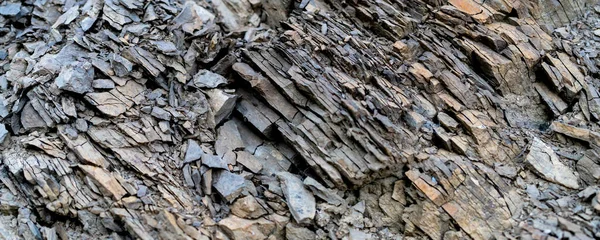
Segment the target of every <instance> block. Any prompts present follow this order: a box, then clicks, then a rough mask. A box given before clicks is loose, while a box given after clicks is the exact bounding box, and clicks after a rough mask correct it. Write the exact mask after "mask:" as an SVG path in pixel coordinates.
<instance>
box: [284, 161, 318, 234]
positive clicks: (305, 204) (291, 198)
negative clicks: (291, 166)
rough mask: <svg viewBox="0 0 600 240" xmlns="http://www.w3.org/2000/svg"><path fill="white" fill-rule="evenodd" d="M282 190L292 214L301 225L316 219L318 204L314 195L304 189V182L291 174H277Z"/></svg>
mask: <svg viewBox="0 0 600 240" xmlns="http://www.w3.org/2000/svg"><path fill="white" fill-rule="evenodd" d="M277 178H278V179H279V181H280V183H281V190H282V191H283V195H284V196H285V199H286V201H287V205H288V208H289V209H290V213H291V214H292V216H293V217H294V219H295V220H296V222H298V223H300V224H306V223H310V222H311V221H312V219H313V218H314V217H315V211H316V202H315V197H314V196H313V194H312V193H311V192H310V191H308V190H307V189H306V188H304V184H303V183H302V180H300V178H298V177H297V176H296V175H294V174H291V173H289V172H279V173H277Z"/></svg>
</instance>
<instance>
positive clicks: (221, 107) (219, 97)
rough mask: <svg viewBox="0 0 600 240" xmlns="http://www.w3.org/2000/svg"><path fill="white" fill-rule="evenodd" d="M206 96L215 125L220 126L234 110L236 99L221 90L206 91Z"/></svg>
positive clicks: (234, 96)
mask: <svg viewBox="0 0 600 240" xmlns="http://www.w3.org/2000/svg"><path fill="white" fill-rule="evenodd" d="M206 95H207V96H208V103H209V104H210V107H211V108H212V110H213V114H214V115H215V124H220V123H221V122H223V120H225V119H226V118H228V117H229V115H230V114H231V112H232V111H233V109H234V108H235V102H236V101H237V98H238V97H237V96H236V95H234V94H230V93H227V92H225V91H223V90H221V89H211V90H208V91H206Z"/></svg>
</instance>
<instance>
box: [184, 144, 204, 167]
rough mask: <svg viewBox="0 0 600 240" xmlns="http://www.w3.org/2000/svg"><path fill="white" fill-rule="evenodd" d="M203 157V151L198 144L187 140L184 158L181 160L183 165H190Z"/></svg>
mask: <svg viewBox="0 0 600 240" xmlns="http://www.w3.org/2000/svg"><path fill="white" fill-rule="evenodd" d="M203 155H204V151H203V150H202V148H200V145H198V142H196V141H195V140H192V139H189V140H188V141H187V150H186V151H185V158H184V159H183V163H190V162H193V161H197V160H200V158H201V157H202V156H203Z"/></svg>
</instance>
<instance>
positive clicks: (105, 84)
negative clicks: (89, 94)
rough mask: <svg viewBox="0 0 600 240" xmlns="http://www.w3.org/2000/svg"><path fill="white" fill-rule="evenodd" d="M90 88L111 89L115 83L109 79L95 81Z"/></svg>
mask: <svg viewBox="0 0 600 240" xmlns="http://www.w3.org/2000/svg"><path fill="white" fill-rule="evenodd" d="M92 87H93V88H95V89H113V88H115V82H113V81H112V80H110V79H96V80H94V81H92Z"/></svg>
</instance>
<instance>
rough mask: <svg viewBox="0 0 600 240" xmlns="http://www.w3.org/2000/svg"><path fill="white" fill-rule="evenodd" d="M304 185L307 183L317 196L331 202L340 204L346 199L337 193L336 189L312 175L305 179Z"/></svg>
mask: <svg viewBox="0 0 600 240" xmlns="http://www.w3.org/2000/svg"><path fill="white" fill-rule="evenodd" d="M304 185H306V186H307V187H308V189H310V191H311V192H312V193H313V194H314V195H315V196H317V197H319V198H320V199H323V200H325V201H327V203H329V204H332V205H336V206H339V205H341V204H342V203H343V201H344V199H342V197H340V196H339V195H337V194H336V193H335V191H333V190H331V189H328V188H326V187H325V186H323V185H322V184H321V183H319V182H317V180H315V179H313V178H311V177H307V178H306V179H304Z"/></svg>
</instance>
